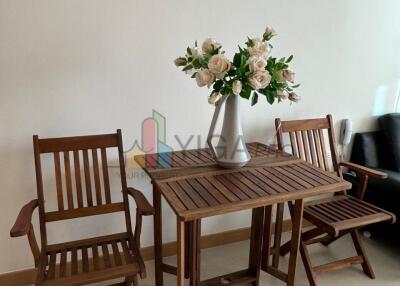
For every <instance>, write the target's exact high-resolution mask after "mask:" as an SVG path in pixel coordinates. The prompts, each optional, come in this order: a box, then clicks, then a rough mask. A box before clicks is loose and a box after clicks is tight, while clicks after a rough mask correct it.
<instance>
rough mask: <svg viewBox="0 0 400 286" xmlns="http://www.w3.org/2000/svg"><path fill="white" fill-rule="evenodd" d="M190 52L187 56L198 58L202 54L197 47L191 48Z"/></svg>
mask: <svg viewBox="0 0 400 286" xmlns="http://www.w3.org/2000/svg"><path fill="white" fill-rule="evenodd" d="M189 50H190V53H188V54H187V55H186V57H187V58H189V57H192V58H193V59H197V58H198V57H199V56H200V51H199V49H198V48H197V47H193V48H189Z"/></svg>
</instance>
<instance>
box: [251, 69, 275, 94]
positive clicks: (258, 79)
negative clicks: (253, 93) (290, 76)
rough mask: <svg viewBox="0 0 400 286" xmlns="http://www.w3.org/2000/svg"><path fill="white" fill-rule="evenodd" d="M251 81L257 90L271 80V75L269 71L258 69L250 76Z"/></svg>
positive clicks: (264, 86)
mask: <svg viewBox="0 0 400 286" xmlns="http://www.w3.org/2000/svg"><path fill="white" fill-rule="evenodd" d="M249 82H250V85H251V86H252V87H253V88H254V89H255V90H258V89H263V88H266V87H267V86H268V85H269V83H270V82H271V75H270V74H269V72H268V71H257V72H255V73H253V74H252V75H251V76H250V78H249Z"/></svg>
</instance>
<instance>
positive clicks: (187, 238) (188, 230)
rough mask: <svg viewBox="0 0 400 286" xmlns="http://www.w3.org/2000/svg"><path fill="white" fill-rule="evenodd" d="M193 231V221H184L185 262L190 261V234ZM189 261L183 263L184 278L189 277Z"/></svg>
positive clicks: (191, 246)
mask: <svg viewBox="0 0 400 286" xmlns="http://www.w3.org/2000/svg"><path fill="white" fill-rule="evenodd" d="M193 232H194V229H193V222H191V221H189V222H187V223H186V228H185V245H186V247H185V260H186V261H187V262H190V263H191V262H192V257H191V256H192V254H193V237H192V234H193ZM190 263H186V265H185V278H186V279H189V278H190V277H191V275H190V274H191V273H190V271H192V269H191V265H190Z"/></svg>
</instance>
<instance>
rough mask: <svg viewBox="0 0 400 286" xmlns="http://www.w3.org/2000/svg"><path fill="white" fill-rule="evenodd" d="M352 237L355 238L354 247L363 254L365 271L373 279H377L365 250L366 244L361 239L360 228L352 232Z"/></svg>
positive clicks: (358, 252)
mask: <svg viewBox="0 0 400 286" xmlns="http://www.w3.org/2000/svg"><path fill="white" fill-rule="evenodd" d="M351 238H352V239H353V243H354V247H355V249H356V251H357V254H358V255H360V256H362V258H363V260H364V262H363V263H362V264H361V266H362V268H363V270H364V273H365V274H366V275H367V276H368V277H369V278H371V279H375V274H374V271H373V270H372V266H371V264H370V262H369V260H368V257H367V254H366V252H365V249H364V246H363V244H362V242H361V239H360V234H359V232H358V230H353V231H352V232H351Z"/></svg>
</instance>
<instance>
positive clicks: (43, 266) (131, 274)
mask: <svg viewBox="0 0 400 286" xmlns="http://www.w3.org/2000/svg"><path fill="white" fill-rule="evenodd" d="M33 146H34V155H35V169H36V182H37V199H35V200H32V201H31V202H29V203H28V204H26V205H25V206H24V207H23V208H22V209H21V211H20V213H19V215H18V217H17V219H16V222H15V224H14V226H13V227H12V229H11V231H10V235H11V237H19V236H25V235H26V236H27V237H28V241H29V244H30V247H31V251H32V254H33V257H34V261H35V266H36V267H37V268H38V274H37V279H36V284H35V285H85V284H89V283H93V282H98V281H106V280H109V279H114V278H118V277H126V279H125V282H123V283H120V284H117V285H135V286H136V285H138V284H137V278H136V276H137V274H139V275H140V276H141V277H142V278H145V276H146V269H145V265H144V262H143V259H142V257H141V255H140V251H139V248H140V234H141V228H142V217H143V216H148V215H153V214H154V210H153V207H152V206H151V205H150V204H149V202H148V201H147V200H146V198H145V197H144V195H143V194H142V193H141V192H140V191H138V190H136V189H133V188H128V187H127V182H126V173H125V162H124V153H123V145H122V135H121V130H120V129H118V130H117V132H116V133H114V134H105V135H91V136H78V137H65V138H50V139H39V137H38V136H37V135H35V136H33ZM108 148H117V149H118V158H119V170H120V175H121V185H122V197H123V201H122V202H112V198H111V191H110V184H109V178H108V164H107V153H106V150H107V149H108ZM89 150H92V160H93V170H92V172H93V177H94V186H93V190H92V186H91V182H93V181H92V179H91V178H90V166H89V159H88V158H89V157H88V154H89ZM98 151H100V152H101V153H100V154H101V155H100V159H101V163H102V164H101V167H102V170H101V172H102V174H103V185H101V184H100V170H99V161H100V160H99V158H98ZM79 152H82V156H83V165H84V175H85V176H84V180H83V179H81V171H80V159H79V158H80V157H79V154H80V153H79ZM46 153H50V154H51V153H53V155H54V164H55V173H56V185H57V186H56V187H57V188H56V189H57V202H58V210H57V211H50V212H46V208H45V199H44V191H43V189H44V188H43V178H42V167H41V155H42V154H46ZM60 153H62V154H63V155H64V167H65V194H63V185H62V183H61V182H62V181H61V180H62V172H61V164H60ZM70 153H73V158H74V164H73V167H74V170H75V173H72V172H71V167H72V164H71V162H70V158H69V155H70ZM73 175H74V178H75V183H76V187H75V190H76V193H73V189H74V188H73V185H72V176H73ZM83 181H84V182H85V187H86V189H85V191H86V195H87V198H86V204H87V205H85V206H84V196H83V191H82V189H83V188H82V182H83ZM102 186H103V187H104V195H103V194H102V193H101V192H102ZM74 195H75V196H76V200H75V201H74V199H73V196H74ZM128 196H131V197H132V198H133V199H134V200H135V202H136V226H135V230H134V234H133V232H132V225H131V217H130V209H129V201H128ZM94 197H96V200H94ZM65 201H66V203H65V205H64V202H65ZM36 208H38V210H39V222H40V237H41V248H40V249H39V246H38V244H37V241H36V238H35V233H34V228H33V226H32V223H31V219H32V214H33V212H34V211H35V209H36ZM114 212H124V214H125V223H126V232H125V233H121V234H113V235H108V236H102V237H97V238H90V239H84V240H79V241H74V242H66V243H60V244H56V245H54V244H53V245H49V244H48V242H47V229H46V224H47V223H48V222H52V221H60V220H66V219H74V218H80V217H87V216H94V215H100V214H106V213H114ZM108 243H110V246H109V247H112V250H113V254H114V256H113V257H112V258H113V259H115V260H114V264H115V265H111V264H112V263H111V262H110V261H111V260H110V261H109V259H110V257H109V252H108V250H107V249H106V248H108V246H107V244H108ZM117 243H120V244H119V245H120V248H121V247H122V249H123V251H122V252H120V251H119V249H118V245H117ZM111 244H112V245H111ZM104 245H106V246H104ZM81 246H82V248H81V250H82V263H83V266H82V267H83V271H82V273H80V274H79V275H75V276H73V275H72V272H74V267H75V272H77V270H76V269H77V264H76V263H77V262H76V261H77V247H81ZM98 246H99V247H103V248H102V249H103V255H104V257H103V258H104V267H100V266H99V263H98V262H99V259H100V258H99V256H98V255H99V254H98V253H97V251H98V250H97V247H98ZM90 248H91V249H92V250H91V251H92V252H93V258H92V259H93V263H94V264H95V265H94V266H93V267H92V268H94V269H95V271H93V272H92V273H91V271H89V264H88V263H89V261H90V259H89V258H88V253H87V250H88V249H90ZM67 251H71V255H72V257H74V255H75V258H72V260H74V261H72V262H71V263H72V264H71V265H72V266H71V268H73V269H72V270H71V275H70V276H69V277H66V275H65V271H66V255H67ZM104 251H105V252H104ZM49 253H50V255H49ZM57 253H61V263H60V265H59V268H60V273H61V274H59V275H60V277H62V278H59V280H57V279H56V278H54V280H51V281H50V276H52V277H53V276H54V272H55V260H54V259H55V257H56V255H57ZM121 253H123V255H122V256H121ZM49 257H50V258H49ZM121 257H122V258H121ZM106 260H107V261H106ZM124 263H125V264H124ZM74 264H75V265H74ZM96 265H97V266H96ZM47 267H48V269H47ZM62 272H64V273H62ZM75 274H77V273H75Z"/></svg>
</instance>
